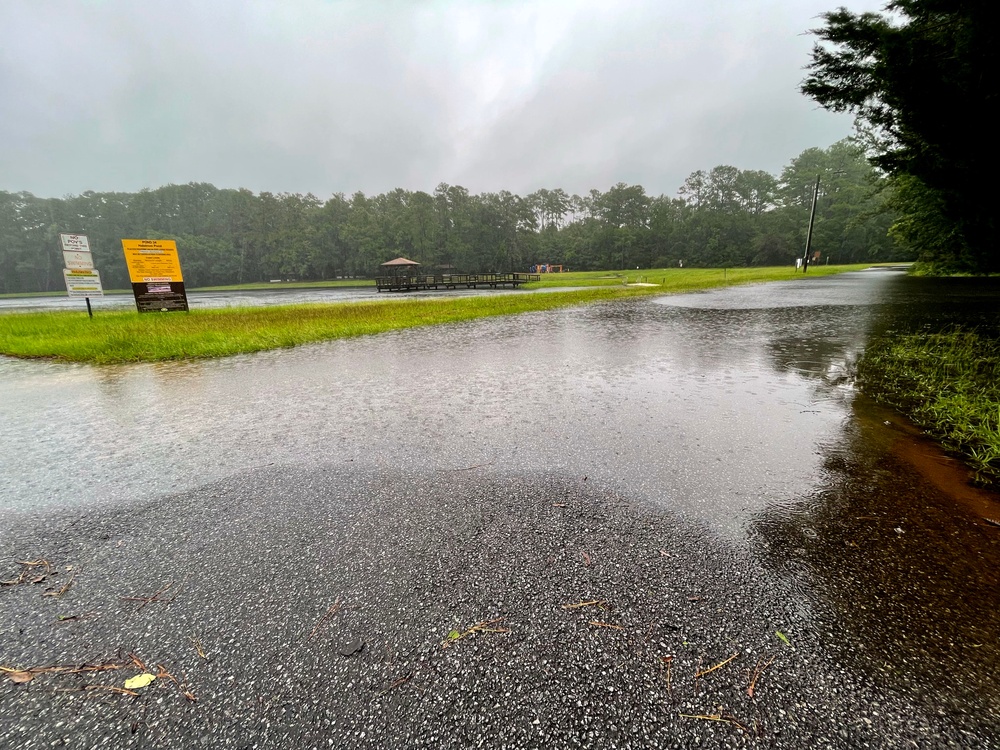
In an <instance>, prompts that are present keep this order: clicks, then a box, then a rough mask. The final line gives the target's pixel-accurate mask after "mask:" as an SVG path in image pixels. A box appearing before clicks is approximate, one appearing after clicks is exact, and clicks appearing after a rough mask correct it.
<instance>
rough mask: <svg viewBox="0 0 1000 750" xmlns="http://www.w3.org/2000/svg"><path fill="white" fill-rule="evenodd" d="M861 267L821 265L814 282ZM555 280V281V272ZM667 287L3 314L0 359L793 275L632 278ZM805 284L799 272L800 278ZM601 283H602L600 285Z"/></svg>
mask: <svg viewBox="0 0 1000 750" xmlns="http://www.w3.org/2000/svg"><path fill="white" fill-rule="evenodd" d="M859 267H860V266H817V267H816V268H815V273H813V272H812V271H810V274H811V276H808V277H807V278H815V277H817V276H821V275H826V274H828V273H838V272H841V271H845V270H852V269H854V268H859ZM610 275H611V274H609V273H607V272H605V273H600V272H598V273H594V274H589V275H586V274H561V275H560V276H561V277H562V281H563V285H565V283H566V281H571V282H572V281H573V279H572V278H570V277H573V276H581V277H583V278H580V279H577V280H576V281H577V283H579V282H583V283H586V282H587V281H588V280H590V278H591V277H592V278H593V280H594V281H595V282H597V281H600V277H601V276H605V277H607V276H610ZM553 276H555V274H553ZM638 276H643V277H644V278H646V279H647V280H648V281H649V282H655V283H659V281H660V279H662V280H663V284H664V285H663V286H656V287H633V286H626V285H624V284H623V283H622V279H620V278H619V279H617V280H615V281H613V282H612V283H604V284H599V285H594V286H590V287H584V288H581V289H577V290H573V291H564V292H547V293H544V294H505V295H488V296H481V297H457V298H437V299H430V300H428V299H410V298H406V297H392V298H386V299H384V300H377V301H370V302H349V303H339V304H312V305H287V306H282V307H244V308H225V309H215V310H194V311H192V312H190V313H162V314H158V313H146V314H143V315H140V314H138V313H136V312H134V311H131V310H129V311H115V312H110V311H109V312H105V311H100V312H98V313H97V314H96V315H95V316H94V318H93V320H90V319H88V318H87V316H86V315H85V314H83V313H81V312H75V311H74V312H68V311H59V312H37V313H20V312H18V313H9V314H4V315H0V354H6V355H10V356H14V357H24V358H51V359H58V360H65V361H72V362H92V363H96V364H114V363H122V362H156V361H162V360H175V359H196V358H206V357H225V356H229V355H233V354H243V353H248V352H257V351H263V350H266V349H278V348H282V347H290V346H297V345H300V344H306V343H310V342H315V341H327V340H331V339H338V338H346V337H350V336H363V335H372V334H378V333H382V332H385V331H391V330H398V329H402V328H412V327H414V326H424V325H435V324H439V323H451V322H457V321H463V320H471V319H474V318H482V317H487V316H494V315H513V314H516V313H522V312H529V311H534V310H550V309H554V308H558V307H566V306H569V305H578V304H584V303H589V302H599V301H605V300H612V299H619V298H624V297H636V296H643V295H649V294H662V293H663V292H664V291H670V292H679V291H692V290H697V289H706V288H709V287H716V286H721V285H724V284H727V283H729V284H739V283H748V282H755V281H776V280H787V279H790V278H795V275H794V274H793V273H791V272H790V271H789V269H787V268H783V267H782V268H770V269H761V268H755V269H738V270H735V271H734V270H730V271H727V272H723V271H722V270H721V269H711V270H704V269H683V270H682V269H669V270H661V271H646V272H638V273H637V274H631V275H630V277H629V278H628V279H627V280H628V281H630V282H635V281H636V280H637V277H638ZM799 278H801V275H800V276H799ZM604 281H607V279H605V280H604Z"/></svg>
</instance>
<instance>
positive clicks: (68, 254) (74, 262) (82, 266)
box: [63, 250, 94, 271]
mask: <svg viewBox="0 0 1000 750" xmlns="http://www.w3.org/2000/svg"><path fill="white" fill-rule="evenodd" d="M63 261H64V263H65V265H66V268H69V269H72V270H74V271H89V270H91V269H92V268H93V267H94V256H93V255H92V254H91V253H85V252H80V251H77V250H63Z"/></svg>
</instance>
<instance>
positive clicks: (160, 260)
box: [122, 240, 184, 284]
mask: <svg viewBox="0 0 1000 750" xmlns="http://www.w3.org/2000/svg"><path fill="white" fill-rule="evenodd" d="M122 249H123V250H124V251H125V262H126V263H128V275H129V278H130V279H131V280H132V283H133V284H141V283H147V284H148V283H150V282H153V283H157V282H169V281H184V278H183V277H182V276H181V261H180V258H178V257H177V243H176V242H174V241H173V240H122Z"/></svg>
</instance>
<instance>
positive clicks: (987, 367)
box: [858, 327, 1000, 487]
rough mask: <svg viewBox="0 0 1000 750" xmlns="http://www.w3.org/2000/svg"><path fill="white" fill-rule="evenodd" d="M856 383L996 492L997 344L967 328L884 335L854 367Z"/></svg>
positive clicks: (999, 455) (999, 422)
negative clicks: (965, 464) (962, 461)
mask: <svg viewBox="0 0 1000 750" xmlns="http://www.w3.org/2000/svg"><path fill="white" fill-rule="evenodd" d="M858 384H859V386H860V387H861V389H862V390H863V391H865V392H866V393H868V394H869V395H871V396H872V397H873V398H875V399H876V400H877V401H881V402H882V403H886V404H889V405H891V406H893V407H895V408H897V409H899V410H900V411H902V412H903V413H904V414H906V415H907V416H908V417H909V418H910V419H912V420H913V421H914V422H916V423H917V424H918V425H920V426H921V427H923V428H924V429H925V430H926V431H927V432H928V434H930V435H932V436H933V437H935V438H936V439H937V440H939V441H940V442H941V443H942V445H944V447H945V448H947V449H948V450H950V451H953V452H955V453H958V454H960V455H961V456H963V457H964V458H965V459H966V460H967V462H968V463H969V464H970V466H971V467H972V469H973V470H974V471H975V473H976V478H977V480H978V481H979V482H980V483H982V484H985V485H991V486H993V487H1000V341H998V340H997V338H996V337H995V336H992V335H988V334H985V333H983V332H982V331H978V330H975V329H963V328H960V327H954V328H950V329H948V330H945V331H939V332H918V333H908V334H894V335H892V336H891V337H890V336H885V337H883V338H880V339H878V340H876V341H874V342H872V343H870V344H869V346H868V348H867V350H866V351H865V355H864V357H862V359H861V361H860V362H859V363H858Z"/></svg>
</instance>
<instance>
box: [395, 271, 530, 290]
mask: <svg viewBox="0 0 1000 750" xmlns="http://www.w3.org/2000/svg"><path fill="white" fill-rule="evenodd" d="M531 281H541V276H539V275H538V274H536V273H449V274H439V275H436V276H378V277H376V278H375V287H376V288H377V289H378V291H380V292H416V291H420V290H423V289H458V288H459V287H463V288H465V289H478V288H479V287H489V288H491V289H496V288H497V287H504V286H510V287H514V288H517V287H518V286H520V285H521V284H527V283H529V282H531Z"/></svg>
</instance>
